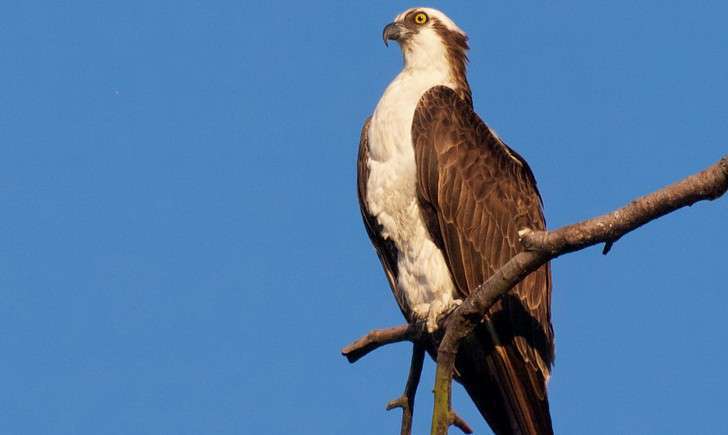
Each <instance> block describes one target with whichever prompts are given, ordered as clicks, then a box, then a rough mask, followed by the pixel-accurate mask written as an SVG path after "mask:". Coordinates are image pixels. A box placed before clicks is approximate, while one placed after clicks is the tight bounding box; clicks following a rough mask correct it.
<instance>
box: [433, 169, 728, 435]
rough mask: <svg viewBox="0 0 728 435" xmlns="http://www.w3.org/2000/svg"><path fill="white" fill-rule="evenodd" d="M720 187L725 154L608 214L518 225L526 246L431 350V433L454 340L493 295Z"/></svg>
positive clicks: (441, 419)
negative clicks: (546, 225)
mask: <svg viewBox="0 0 728 435" xmlns="http://www.w3.org/2000/svg"><path fill="white" fill-rule="evenodd" d="M726 190H728V155H726V156H724V157H723V158H722V159H721V160H720V161H719V162H718V163H716V164H714V165H712V166H711V167H709V168H708V169H706V170H704V171H702V172H700V173H698V174H695V175H691V176H689V177H687V178H685V179H683V180H681V181H678V182H676V183H674V184H672V185H669V186H667V187H664V188H662V189H660V190H658V191H656V192H654V193H651V194H649V195H645V196H642V197H640V198H637V199H635V200H633V201H632V202H630V203H629V204H627V205H626V206H624V207H622V208H620V209H618V210H615V211H613V212H611V213H608V214H605V215H602V216H599V217H596V218H593V219H589V220H586V221H583V222H580V223H577V224H574V225H568V226H565V227H562V228H560V229H558V230H555V231H531V230H529V229H524V230H523V231H521V232H519V234H520V236H521V239H522V243H523V245H524V247H525V248H526V250H525V251H523V252H521V253H519V254H518V255H516V256H514V257H513V258H511V259H510V260H509V261H508V262H507V263H506V264H504V265H503V267H501V268H500V269H499V270H498V271H496V272H495V273H494V274H493V275H492V276H491V277H490V278H489V279H488V280H487V281H486V282H485V283H483V284H481V285H480V286H478V288H477V289H475V290H474V291H473V292H472V293H471V295H470V296H469V297H468V298H466V299H465V301H463V303H462V304H461V305H460V306H459V307H458V308H457V309H456V310H455V311H453V312H452V313H451V314H450V316H449V317H448V319H447V320H446V322H447V324H446V328H445V336H444V337H443V339H442V341H441V343H440V346H439V348H438V352H437V370H436V374H435V407H434V411H433V416H432V431H431V434H432V435H444V434H446V433H447V429H448V425H449V421H450V408H449V405H450V394H451V384H452V373H453V368H454V365H455V356H456V355H457V350H458V346H459V344H460V341H461V340H462V339H463V338H464V337H466V336H467V335H468V334H470V333H471V332H472V330H473V328H474V327H475V326H476V325H477V324H478V322H480V319H481V318H482V317H483V315H484V314H485V313H486V312H487V311H488V309H489V308H490V307H491V306H492V305H493V304H494V303H495V302H496V301H497V300H498V298H499V297H501V296H503V295H504V294H505V293H507V292H508V291H509V290H510V289H511V288H513V286H515V285H516V284H518V283H519V282H520V281H521V280H522V279H523V278H525V277H526V276H527V275H528V274H529V273H531V272H533V271H534V270H536V269H538V268H539V267H541V266H542V265H543V264H545V263H546V262H548V261H549V260H551V259H554V258H556V257H558V256H561V255H564V254H567V253H570V252H574V251H578V250H580V249H584V248H586V247H588V246H592V245H595V244H598V243H605V249H604V253H605V254H606V253H607V252H608V251H609V249H610V248H611V246H612V244H614V243H615V242H616V241H617V240H619V239H620V238H621V237H622V236H624V235H625V234H627V233H628V232H630V231H633V230H635V229H637V228H639V227H640V226H642V225H644V224H646V223H648V222H650V221H652V220H654V219H657V218H659V217H661V216H664V215H666V214H667V213H670V212H673V211H675V210H678V209H680V208H682V207H685V206H690V205H693V204H694V203H695V202H697V201H702V200H714V199H716V198H718V197H720V196H721V195H723V194H724V193H725V192H726Z"/></svg>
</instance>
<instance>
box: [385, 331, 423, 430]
mask: <svg viewBox="0 0 728 435" xmlns="http://www.w3.org/2000/svg"><path fill="white" fill-rule="evenodd" d="M424 362H425V347H424V346H423V345H422V344H421V343H418V342H414V344H413V345H412V362H411V363H410V370H409V376H407V385H406V386H405V387H404V393H403V394H402V395H401V396H400V397H398V398H396V399H394V400H392V401H390V402H389V403H387V411H389V410H391V409H394V408H402V428H401V430H400V434H401V435H411V434H412V414H413V412H414V409H415V393H417V386H418V385H419V383H420V375H421V374H422V365H423V364H424Z"/></svg>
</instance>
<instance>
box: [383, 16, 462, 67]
mask: <svg viewBox="0 0 728 435" xmlns="http://www.w3.org/2000/svg"><path fill="white" fill-rule="evenodd" d="M382 37H383V38H384V44H385V45H388V42H389V41H397V42H398V43H399V45H400V47H401V49H402V54H403V55H404V61H405V66H406V67H408V68H433V67H434V68H438V67H452V66H453V65H452V64H453V63H459V64H461V65H462V66H463V73H464V66H465V64H466V63H467V51H468V37H467V35H466V34H465V32H463V31H462V30H460V28H459V27H458V26H457V25H456V24H455V23H454V22H453V21H452V20H451V19H450V18H448V17H447V15H445V14H443V13H442V12H440V11H438V10H436V9H431V8H412V9H408V10H406V11H404V12H402V13H401V14H399V15H398V16H397V17H396V18H395V19H394V21H393V22H392V23H389V24H387V25H386V26H385V27H384V31H383V32H382Z"/></svg>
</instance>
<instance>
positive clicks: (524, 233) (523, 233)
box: [518, 228, 531, 240]
mask: <svg viewBox="0 0 728 435" xmlns="http://www.w3.org/2000/svg"><path fill="white" fill-rule="evenodd" d="M530 233H531V229H530V228H522V229H520V230H518V239H519V240H523V238H524V237H526V236H527V235H528V234H530Z"/></svg>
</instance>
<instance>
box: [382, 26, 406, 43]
mask: <svg viewBox="0 0 728 435" xmlns="http://www.w3.org/2000/svg"><path fill="white" fill-rule="evenodd" d="M406 32H407V28H405V27H404V26H403V25H402V24H399V23H389V24H387V25H386V26H384V31H382V38H383V39H384V45H386V46H387V47H389V42H388V41H390V40H392V41H399V40H400V39H401V38H402V36H403V35H404V34H405V33H406Z"/></svg>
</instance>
